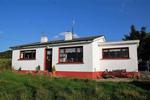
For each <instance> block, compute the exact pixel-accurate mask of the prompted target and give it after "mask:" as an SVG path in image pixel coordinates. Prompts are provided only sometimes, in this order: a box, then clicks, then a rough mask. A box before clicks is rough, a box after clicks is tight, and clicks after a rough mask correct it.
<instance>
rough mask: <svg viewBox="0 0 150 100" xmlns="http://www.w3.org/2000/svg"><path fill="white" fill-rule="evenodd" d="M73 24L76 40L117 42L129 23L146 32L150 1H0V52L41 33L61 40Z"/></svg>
mask: <svg viewBox="0 0 150 100" xmlns="http://www.w3.org/2000/svg"><path fill="white" fill-rule="evenodd" d="M73 22H74V33H75V36H76V37H86V36H92V35H104V36H105V38H106V40H107V41H119V40H122V38H123V36H124V34H128V33H129V31H130V26H131V25H132V24H134V25H135V26H136V28H137V29H138V30H140V28H141V27H142V26H145V27H146V28H147V31H150V0H0V52H2V51H5V50H8V49H9V47H10V46H15V45H20V44H27V43H33V42H38V41H40V37H41V33H44V34H45V35H46V36H48V38H49V40H54V39H61V38H62V33H63V32H65V31H71V27H72V23H73Z"/></svg>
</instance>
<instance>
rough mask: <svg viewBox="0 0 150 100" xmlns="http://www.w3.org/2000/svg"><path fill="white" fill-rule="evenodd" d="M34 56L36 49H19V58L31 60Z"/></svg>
mask: <svg viewBox="0 0 150 100" xmlns="http://www.w3.org/2000/svg"><path fill="white" fill-rule="evenodd" d="M35 58H36V50H24V51H20V59H21V60H31V59H35Z"/></svg>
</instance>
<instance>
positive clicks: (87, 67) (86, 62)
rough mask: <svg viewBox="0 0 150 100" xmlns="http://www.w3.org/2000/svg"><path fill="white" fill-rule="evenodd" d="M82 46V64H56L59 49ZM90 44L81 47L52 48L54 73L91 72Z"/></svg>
mask: <svg viewBox="0 0 150 100" xmlns="http://www.w3.org/2000/svg"><path fill="white" fill-rule="evenodd" d="M74 46H83V64H59V63H58V49H59V48H60V47H74ZM91 52H92V44H91V43H90V44H83V45H69V46H59V47H53V65H55V67H56V71H76V72H79V71H80V72H91V71H92V69H93V66H92V53H91Z"/></svg>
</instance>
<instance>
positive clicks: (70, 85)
mask: <svg viewBox="0 0 150 100" xmlns="http://www.w3.org/2000/svg"><path fill="white" fill-rule="evenodd" d="M10 64H11V60H10V59H0V100H133V99H138V100H148V99H150V82H148V81H132V82H109V81H107V82H105V81H95V80H90V79H71V78H62V77H61V78H60V77H50V76H46V75H32V74H26V75H24V74H18V73H16V72H13V71H11V70H10V69H11V67H9V66H10Z"/></svg>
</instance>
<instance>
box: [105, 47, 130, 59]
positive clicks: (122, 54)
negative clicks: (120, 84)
mask: <svg viewBox="0 0 150 100" xmlns="http://www.w3.org/2000/svg"><path fill="white" fill-rule="evenodd" d="M128 57H129V49H128V48H112V49H103V58H108V59H109V58H128Z"/></svg>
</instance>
